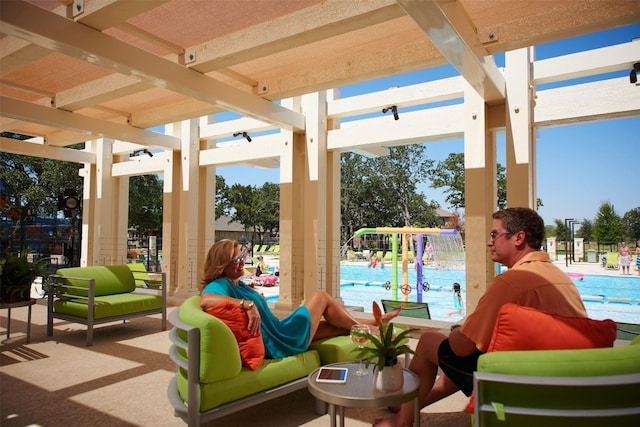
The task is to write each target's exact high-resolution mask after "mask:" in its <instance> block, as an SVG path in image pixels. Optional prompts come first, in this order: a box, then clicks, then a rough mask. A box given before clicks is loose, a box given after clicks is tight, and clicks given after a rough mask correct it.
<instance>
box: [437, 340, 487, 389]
mask: <svg viewBox="0 0 640 427" xmlns="http://www.w3.org/2000/svg"><path fill="white" fill-rule="evenodd" d="M482 354H483V353H481V352H479V351H476V352H475V353H473V354H471V355H469V356H465V357H460V356H457V355H456V354H455V353H454V352H453V350H451V346H450V345H449V340H448V339H446V340H444V341H442V344H440V347H439V348H438V364H439V365H440V369H442V372H444V373H445V375H446V376H447V377H449V379H450V380H451V381H453V383H454V384H455V385H457V386H458V388H459V389H460V391H462V392H463V393H464V394H465V395H466V396H471V392H472V391H473V373H474V372H475V371H476V369H477V367H478V357H480V356H481V355H482Z"/></svg>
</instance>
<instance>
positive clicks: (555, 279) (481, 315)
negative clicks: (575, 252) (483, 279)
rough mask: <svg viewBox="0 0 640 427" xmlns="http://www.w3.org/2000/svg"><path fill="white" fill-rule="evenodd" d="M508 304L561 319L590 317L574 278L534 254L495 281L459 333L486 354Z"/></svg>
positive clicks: (547, 259)
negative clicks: (501, 309) (494, 330)
mask: <svg viewBox="0 0 640 427" xmlns="http://www.w3.org/2000/svg"><path fill="white" fill-rule="evenodd" d="M508 302H510V303H514V304H518V305H522V306H526V307H532V308H535V309H538V310H540V311H544V312H546V313H551V314H557V315H561V316H568V317H587V311H586V309H585V308H584V304H583V303H582V299H581V298H580V294H579V293H578V289H577V288H576V286H575V285H574V283H573V282H572V281H571V278H569V276H568V275H567V274H566V273H564V272H563V271H562V270H560V269H559V268H558V267H556V266H555V265H553V263H551V260H550V259H549V255H547V253H546V252H532V253H530V254H527V255H525V256H524V257H522V258H521V259H520V260H519V261H518V262H517V263H515V264H514V265H513V266H512V267H511V268H510V269H509V270H507V271H506V272H504V273H502V274H500V275H498V276H496V277H495V278H494V279H493V281H492V282H491V284H490V285H489V287H488V288H487V290H486V292H485V293H484V295H483V296H482V298H480V301H478V306H477V307H476V309H475V310H474V311H473V313H471V314H470V315H469V316H468V317H467V318H466V319H465V321H464V323H463V324H462V327H461V329H460V332H462V334H464V335H465V336H466V337H467V338H469V339H471V340H472V341H473V342H475V343H476V347H477V348H478V350H480V351H482V352H486V351H487V348H488V346H489V342H490V341H491V335H492V333H493V327H494V325H495V323H496V318H497V317H498V311H499V310H500V307H502V305H503V304H506V303H508ZM540 333H544V331H540Z"/></svg>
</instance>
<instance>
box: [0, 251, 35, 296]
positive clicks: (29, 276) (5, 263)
mask: <svg viewBox="0 0 640 427" xmlns="http://www.w3.org/2000/svg"><path fill="white" fill-rule="evenodd" d="M28 255H29V251H22V255H20V256H19V257H17V256H15V255H13V254H10V253H7V254H6V256H5V257H4V258H2V259H0V302H2V303H15V302H22V301H28V300H29V299H30V298H31V284H32V283H33V281H34V280H35V278H36V277H38V276H43V277H44V276H45V274H46V273H45V271H44V267H43V265H42V263H43V262H44V261H45V260H41V261H37V262H29V260H28V258H27V256H28Z"/></svg>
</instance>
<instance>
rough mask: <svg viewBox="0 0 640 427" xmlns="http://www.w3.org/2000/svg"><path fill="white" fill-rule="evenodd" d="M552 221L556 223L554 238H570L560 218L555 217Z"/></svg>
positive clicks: (559, 239) (560, 239) (562, 239)
mask: <svg viewBox="0 0 640 427" xmlns="http://www.w3.org/2000/svg"><path fill="white" fill-rule="evenodd" d="M554 221H555V223H556V227H555V228H556V239H557V240H558V241H564V240H571V236H570V235H569V233H570V232H569V229H568V228H567V226H566V225H565V223H564V222H563V221H562V220H560V219H556V220H554Z"/></svg>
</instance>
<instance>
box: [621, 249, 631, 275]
mask: <svg viewBox="0 0 640 427" xmlns="http://www.w3.org/2000/svg"><path fill="white" fill-rule="evenodd" d="M618 255H620V260H619V262H620V265H621V266H622V275H623V276H624V275H627V276H629V275H631V273H630V272H629V268H630V265H631V249H630V248H629V246H627V243H626V242H622V245H621V246H620V249H619V250H618ZM625 271H626V273H625Z"/></svg>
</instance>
